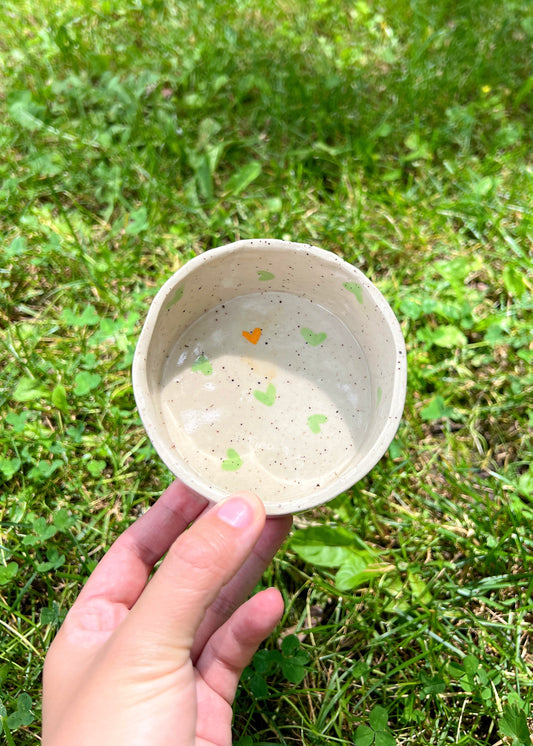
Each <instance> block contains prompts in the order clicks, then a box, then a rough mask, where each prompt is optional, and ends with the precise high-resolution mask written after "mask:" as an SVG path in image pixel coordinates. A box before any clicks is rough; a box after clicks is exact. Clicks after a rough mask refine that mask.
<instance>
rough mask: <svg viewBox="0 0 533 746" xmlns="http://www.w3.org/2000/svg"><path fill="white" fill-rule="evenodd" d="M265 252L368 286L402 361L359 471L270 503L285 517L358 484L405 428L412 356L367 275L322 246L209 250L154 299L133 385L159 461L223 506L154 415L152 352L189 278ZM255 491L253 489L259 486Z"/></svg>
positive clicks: (248, 242)
mask: <svg viewBox="0 0 533 746" xmlns="http://www.w3.org/2000/svg"><path fill="white" fill-rule="evenodd" d="M265 248H268V249H269V250H272V251H273V252H286V251H294V252H299V253H302V252H303V253H306V254H308V255H313V256H316V257H318V258H320V260H321V261H324V262H325V263H326V264H327V263H330V264H331V265H332V266H333V265H336V266H337V268H340V269H341V270H343V271H344V272H346V274H347V276H348V275H349V276H350V277H351V278H353V279H355V280H357V282H358V283H359V284H361V285H362V286H364V288H365V290H366V291H367V292H368V293H369V294H370V295H371V297H372V301H373V303H374V306H375V307H377V308H378V310H379V312H380V313H381V315H382V316H383V318H384V320H385V322H386V324H387V327H388V329H389V330H390V333H391V343H392V344H393V345H394V347H395V351H396V361H397V362H396V369H395V375H394V377H393V381H392V392H391V399H390V401H391V404H390V407H389V411H388V415H387V420H386V423H385V425H384V426H383V427H382V429H381V431H380V433H379V435H378V437H377V438H376V439H375V441H374V443H373V444H372V445H371V446H370V448H369V449H368V451H367V452H366V453H365V455H364V456H363V458H362V459H361V460H360V461H357V463H356V465H355V466H352V467H349V468H348V469H347V470H346V471H345V472H343V473H342V474H341V475H340V476H339V477H338V479H336V480H334V481H332V482H329V483H328V484H327V485H325V486H323V487H321V488H319V489H317V490H316V491H314V492H313V493H311V494H310V495H309V496H307V497H297V498H289V499H288V500H286V501H284V502H283V504H281V503H279V504H278V503H274V502H272V503H270V502H268V501H265V508H266V511H267V514H269V515H283V514H287V513H297V512H300V511H304V510H309V509H311V508H314V507H317V506H318V505H321V504H324V503H326V502H328V501H329V500H332V499H333V498H335V497H336V496H338V495H340V494H342V493H343V492H345V491H346V490H348V489H349V488H350V487H352V486H353V485H354V484H356V483H357V482H358V481H359V480H361V479H362V478H363V477H364V476H366V475H367V474H368V473H369V472H370V471H371V470H372V469H373V468H374V466H375V465H376V464H377V463H378V461H379V460H380V459H381V458H382V457H383V455H384V454H385V453H386V451H387V449H388V447H389V445H390V444H391V442H392V440H393V438H394V436H395V434H396V432H397V430H398V427H399V425H400V421H401V417H402V413H403V409H404V405H405V397H406V389H407V355H406V348H405V340H404V337H403V334H402V330H401V327H400V323H399V321H398V319H397V318H396V315H395V314H394V312H393V310H392V308H391V307H390V305H389V303H388V302H387V300H386V299H385V297H384V296H383V294H382V293H381V291H380V290H379V289H378V288H377V287H376V286H375V285H374V284H373V283H372V282H371V281H370V280H369V279H368V277H366V275H365V274H364V273H363V272H361V270H359V269H358V268H357V267H355V266H354V265H352V264H350V263H349V262H347V261H346V260H344V259H342V258H341V257H339V256H338V255H337V254H335V253H333V252H332V251H328V250H326V249H322V248H319V247H318V246H314V245H311V244H304V243H297V242H293V241H284V240H280V239H271V238H260V239H257V238H255V239H243V240H239V241H235V242H233V243H229V244H225V245H223V246H219V247H216V248H212V249H208V250H207V251H205V252H203V253H202V254H198V255H197V256H195V257H193V258H192V259H190V260H188V261H187V262H186V263H185V264H183V265H182V266H181V267H180V268H179V269H178V270H177V271H176V272H174V273H173V274H172V275H171V276H170V277H169V278H168V279H167V280H166V281H165V282H164V284H163V285H162V286H161V287H160V289H159V290H158V291H157V293H156V295H155V296H154V298H153V300H152V302H151V304H150V307H149V309H148V313H147V315H146V317H145V320H144V323H143V326H142V329H141V332H140V335H139V338H138V341H137V345H136V348H135V352H134V357H133V363H132V386H133V393H134V398H135V402H136V405H137V410H138V412H139V415H140V418H141V422H142V424H143V426H144V429H145V431H146V434H147V435H148V438H149V439H150V441H151V442H152V444H153V446H154V448H155V450H156V452H157V454H158V456H159V458H160V459H161V460H162V461H163V463H164V464H165V465H166V466H167V468H168V469H169V470H170V471H171V472H172V473H173V474H174V475H175V476H176V477H178V478H179V479H180V480H181V481H182V482H184V483H185V484H186V485H188V486H189V487H190V488H192V489H193V490H194V491H195V492H197V493H199V494H201V495H203V496H204V497H207V498H208V499H210V500H211V501H214V502H218V501H219V500H221V499H223V498H224V497H227V495H228V492H226V491H225V490H222V489H220V488H217V487H215V486H212V485H211V486H209V485H208V484H207V483H206V481H205V480H203V479H202V478H201V477H200V475H198V474H197V473H196V472H195V471H194V470H193V469H192V468H191V467H190V466H189V465H188V464H187V463H186V462H185V460H184V459H182V458H181V457H180V455H179V453H178V452H177V450H176V449H173V448H171V447H170V445H169V444H168V442H167V440H166V439H165V438H164V437H163V436H162V435H161V434H160V428H159V427H158V425H157V422H156V419H155V417H153V415H152V413H151V411H150V406H149V403H148V401H147V400H149V399H150V398H151V397H150V390H149V385H148V372H147V353H148V349H149V345H150V341H151V336H152V330H153V328H154V326H155V323H156V321H157V319H158V317H159V314H160V312H161V310H162V309H163V308H164V307H165V304H166V302H167V301H168V298H169V296H171V295H172V293H173V292H174V291H175V288H176V286H177V285H178V284H180V283H182V282H183V280H184V279H185V278H186V277H187V276H189V275H191V274H193V273H194V272H196V271H197V270H198V269H199V268H200V267H201V266H202V265H203V264H205V263H206V262H209V261H212V260H213V259H215V258H217V257H218V258H220V257H224V256H228V255H232V254H236V253H239V252H240V251H242V250H243V249H248V250H249V249H263V250H264V249H265ZM243 294H245V293H243ZM251 487H252V490H253V485H252V486H251ZM259 497H261V495H259Z"/></svg>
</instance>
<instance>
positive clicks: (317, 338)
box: [300, 326, 328, 347]
mask: <svg viewBox="0 0 533 746" xmlns="http://www.w3.org/2000/svg"><path fill="white" fill-rule="evenodd" d="M300 334H301V335H302V337H303V338H304V339H305V341H306V342H307V343H308V344H310V345H312V346H313V347H318V345H321V344H322V342H323V341H324V340H325V339H326V337H327V336H328V335H327V334H326V332H314V331H313V330H312V329H308V328H307V327H306V326H304V327H303V328H302V329H300Z"/></svg>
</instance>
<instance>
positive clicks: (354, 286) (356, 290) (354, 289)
mask: <svg viewBox="0 0 533 746" xmlns="http://www.w3.org/2000/svg"><path fill="white" fill-rule="evenodd" d="M343 286H344V287H345V288H346V290H349V291H350V293H353V294H354V295H355V297H356V298H357V300H358V301H359V303H362V302H363V288H362V287H361V285H359V284H358V283H357V282H344V283H343Z"/></svg>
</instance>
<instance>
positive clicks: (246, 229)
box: [0, 0, 533, 746]
mask: <svg viewBox="0 0 533 746" xmlns="http://www.w3.org/2000/svg"><path fill="white" fill-rule="evenodd" d="M0 15H1V17H0V145H1V153H2V158H1V159H0V236H1V237H2V238H1V241H2V243H1V249H0V299H1V300H0V404H1V405H2V413H3V415H2V421H1V424H0V492H1V503H0V521H1V524H0V525H1V531H0V655H1V658H2V660H1V663H0V699H1V702H2V704H1V705H0V717H1V719H0V723H1V724H2V728H3V731H4V735H3V736H0V739H2V738H5V743H6V744H7V745H8V746H11V745H12V744H15V743H16V744H19V745H20V746H30V745H33V744H37V743H38V742H39V729H40V726H39V720H40V703H39V701H40V672H41V667H42V662H43V657H44V653H45V650H46V648H47V645H48V644H49V643H50V640H51V639H52V637H53V635H54V633H55V631H56V629H57V626H58V624H59V622H60V620H61V618H62V616H63V615H64V614H65V612H66V610H67V609H68V608H69V606H70V604H71V603H72V601H73V599H74V598H75V596H76V593H77V591H78V589H79V588H80V585H81V584H82V583H83V581H84V579H85V578H86V577H87V575H88V573H89V572H90V571H91V569H92V568H93V567H94V565H95V563H96V561H97V560H98V558H99V557H100V556H101V555H102V553H103V552H104V550H105V549H106V547H108V546H109V544H110V543H111V542H112V540H113V539H114V537H115V536H117V534H118V533H119V532H120V531H121V530H123V529H124V528H125V526H126V525H128V524H129V523H130V521H131V520H132V519H133V518H134V517H135V515H136V514H138V512H139V511H140V510H143V509H145V508H146V507H147V506H148V505H149V504H150V503H151V502H152V501H153V500H154V499H155V497H156V496H157V495H158V494H159V493H160V491H161V489H162V488H163V487H164V486H165V485H166V484H167V483H168V482H169V481H170V475H169V474H168V472H167V471H166V469H165V468H164V467H163V466H162V465H161V463H160V462H159V460H158V458H157V457H156V455H155V454H154V451H153V449H152V447H151V445H150V443H149V442H148V441H147V438H146V436H145V434H144V430H143V429H142V427H141V424H140V420H139V417H138V414H137V411H136V408H135V404H134V401H133V396H132V390H131V379H130V365H131V361H132V354H133V349H134V346H135V343H136V339H137V337H138V334H139V331H140V326H141V324H142V320H143V318H144V316H145V314H146V311H147V308H148V305H149V303H150V300H151V298H152V297H153V295H154V294H155V292H156V290H157V288H158V287H159V286H160V284H161V283H162V281H163V280H164V279H166V278H167V277H168V276H169V275H170V274H171V273H172V272H173V271H174V270H175V269H176V268H177V267H178V266H179V265H180V264H181V263H183V262H184V261H186V260H187V259H188V258H190V257H192V256H194V255H195V254H198V253H199V252H202V251H205V250H207V249H209V248H211V247H214V246H218V245H222V244H224V243H227V242H229V241H233V240H235V239H238V238H248V237H266V236H272V237H276V238H290V239H292V240H298V241H303V242H307V243H314V244H316V245H318V246H322V247H323V248H325V249H329V250H332V251H335V252H337V253H339V254H342V255H343V256H344V257H345V258H346V259H347V260H349V261H350V262H352V263H353V264H354V265H356V266H357V267H359V268H360V269H362V270H363V271H364V272H365V273H366V274H367V275H368V276H369V277H370V278H371V279H372V280H373V281H374V282H375V283H376V284H377V285H378V287H379V288H380V289H381V290H382V292H383V293H384V294H385V296H386V297H387V299H388V300H389V302H390V304H391V305H392V307H393V308H394V310H395V312H396V313H397V315H398V318H399V319H400V321H401V324H402V327H403V330H404V334H405V337H406V342H407V348H408V361H409V381H408V395H407V402H406V408H405V416H404V420H403V423H402V425H401V426H400V430H399V432H398V435H397V437H396V439H395V440H394V442H393V444H392V446H391V448H390V449H389V452H388V454H387V456H386V457H384V458H383V459H382V461H381V462H380V464H379V465H378V466H377V467H376V468H375V469H374V470H373V471H372V472H371V473H370V474H369V475H368V476H367V477H366V478H365V479H364V480H363V481H361V482H360V483H359V484H357V485H356V486H355V487H354V488H353V489H352V490H351V491H350V492H348V493H346V494H344V495H342V496H340V497H339V498H338V499H337V500H335V501H334V502H333V503H330V504H329V505H328V506H326V507H324V508H322V509H320V510H316V511H314V512H311V513H305V514H302V515H299V516H297V518H296V523H295V531H294V532H293V534H292V536H291V538H290V540H289V541H288V543H287V546H286V547H284V548H283V550H282V551H281V552H280V553H279V555H278V557H277V559H276V561H275V562H274V564H273V566H272V567H271V569H270V570H269V571H268V572H267V574H266V576H265V581H264V582H265V583H275V584H276V585H278V587H279V588H280V589H281V590H282V592H283V594H284V596H285V599H286V613H285V616H284V618H283V620H282V623H281V625H280V628H279V630H278V631H277V633H276V634H275V635H273V636H272V637H271V638H270V639H269V640H268V641H267V642H266V644H265V645H264V647H263V649H262V650H261V651H260V652H259V653H258V654H257V655H256V657H255V659H254V662H253V665H252V666H251V667H250V668H249V669H248V670H247V671H246V672H245V676H244V677H243V681H242V686H241V688H240V691H239V695H238V700H237V704H236V707H235V743H236V744H239V745H240V746H252V744H260V743H268V744H284V745H285V744H286V745H287V746H289V745H292V744H303V745H305V746H307V745H309V746H310V745H311V744H313V745H315V744H317V745H320V744H355V745H356V746H371V744H374V745H375V746H393V745H394V744H397V746H400V745H405V746H407V745H409V746H413V745H414V746H418V745H422V744H465V745H466V744H468V746H473V745H474V744H494V745H496V744H513V746H524V744H530V743H531V741H530V739H529V735H528V723H529V724H530V725H531V723H532V722H533V720H532V716H533V710H531V709H530V708H531V701H532V699H533V690H532V688H531V686H532V684H533V641H532V638H531V633H530V626H529V625H530V624H531V622H532V620H533V600H532V588H533V554H532V549H533V531H532V529H531V525H532V522H533V494H532V493H533V468H532V467H531V466H530V463H531V462H532V461H533V447H532V438H531V432H532V425H533V406H532V403H531V402H532V392H533V366H532V360H533V343H532V335H531V327H532V324H533V313H532V311H533V305H532V300H531V288H532V283H533V272H532V269H533V261H532V243H533V242H532V238H533V199H532V195H533V157H532V133H533V64H532V61H533V8H532V6H531V3H530V2H529V0H499V1H498V2H497V1H496V0H441V1H440V2H438V1H437V2H435V0H382V1H381V2H372V0H367V2H365V1H364V0H360V1H358V2H348V0H277V1H275V2H271V1H269V2H267V0H255V1H253V0H233V2H230V1H229V0H203V1H201V2H200V1H199V2H194V0H182V1H181V0H167V1H166V2H165V1H164V0H151V1H150V0H93V2H90V1H89V0H85V1H82V0H62V2H59V0H46V2H45V1H44V0H33V2H32V1H31V0H4V2H3V5H2V11H1V14H0Z"/></svg>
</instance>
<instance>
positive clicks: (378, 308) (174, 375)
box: [133, 239, 406, 515]
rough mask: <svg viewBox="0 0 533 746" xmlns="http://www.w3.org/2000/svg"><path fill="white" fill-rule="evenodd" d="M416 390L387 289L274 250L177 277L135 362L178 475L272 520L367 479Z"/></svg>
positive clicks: (230, 250)
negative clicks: (257, 503) (237, 498)
mask: <svg viewBox="0 0 533 746" xmlns="http://www.w3.org/2000/svg"><path fill="white" fill-rule="evenodd" d="M405 387H406V357H405V345H404V340H403V337H402V333H401V330H400V326H399V324H398V321H397V320H396V317H395V316H394V314H393V312H392V310H391V309H390V307H389V305H388V304H387V302H386V301H385V299H384V298H383V296H382V295H381V293H380V292H379V291H378V290H377V288H376V287H375V286H374V285H372V283H371V282H370V281H369V280H368V279H367V278H366V277H365V276H364V275H363V274H362V273H361V272H360V271H359V270H357V269H355V268H354V267H353V266H352V265H350V264H348V263H347V262H344V261H343V260H341V259H340V258H339V257H338V256H336V255H335V254H333V253H331V252H328V251H323V250H322V249H318V248H316V247H314V246H307V245H304V244H297V243H289V242H286V241H277V240H269V239H257V240H247V241H238V242H237V243H234V244H229V245H228V246H222V247H220V248H218V249H212V250H210V251H207V252H206V253H204V254H201V255H200V256H198V257H196V258H194V259H192V260H191V261H190V262H188V263H187V264H186V265H185V266H183V267H182V268H181V269H180V270H178V272H176V273H175V274H174V275H173V276H172V277H171V278H170V279H169V280H168V281H167V282H166V283H165V284H164V285H163V287H162V288H161V290H160V291H159V292H158V293H157V295H156V297H155V299H154V301H153V303H152V305H151V307H150V310H149V313H148V316H147V319H146V322H145V324H144V327H143V329H142V332H141V335H140V338H139V342H138V345H137V349H136V352H135V358H134V361H133V388H134V393H135V399H136V402H137V407H138V409H139V413H140V415H141V419H142V421H143V424H144V426H145V428H146V432H147V433H148V436H149V437H150V439H151V441H152V443H153V444H154V447H155V449H156V451H157V452H158V454H159V455H160V457H161V458H162V460H163V461H164V463H165V464H166V465H167V466H168V468H169V469H170V470H171V471H172V472H173V473H174V474H175V475H176V476H178V477H180V478H181V479H182V480H183V481H184V482H185V483H187V484H188V485H189V486H191V487H192V488H194V489H195V490H197V491H198V492H200V493H202V494H203V495H205V496H206V497H209V498H210V499H212V500H215V501H217V500H220V499H222V498H223V497H225V496H227V495H228V494H230V493H233V492H236V491H239V490H251V491H253V492H256V493H257V494H258V495H259V496H260V497H261V498H262V500H263V501H264V503H265V507H266V510H267V513H268V514H270V515H274V514H282V513H292V512H295V511H301V510H305V509H308V508H311V507H314V506H316V505H319V504H321V503H323V502H326V501H327V500H330V499H331V498H333V497H335V496H336V495H339V494H340V493H341V492H343V491H344V490H346V489H347V488H349V487H351V486H352V485H353V484H354V483H355V482H357V481H358V480H359V479H361V478H362V477H363V476H364V475H365V474H367V472H368V471H369V470H370V469H371V468H372V467H373V466H374V465H375V464H376V463H377V461H378V460H379V459H380V458H381V457H382V456H383V454H384V453H385V451H386V450H387V448H388V446H389V444H390V442H391V440H392V438H393V437H394V434H395V432H396V429H397V427H398V424H399V421H400V417H401V415H402V411H403V405H404V398H405Z"/></svg>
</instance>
